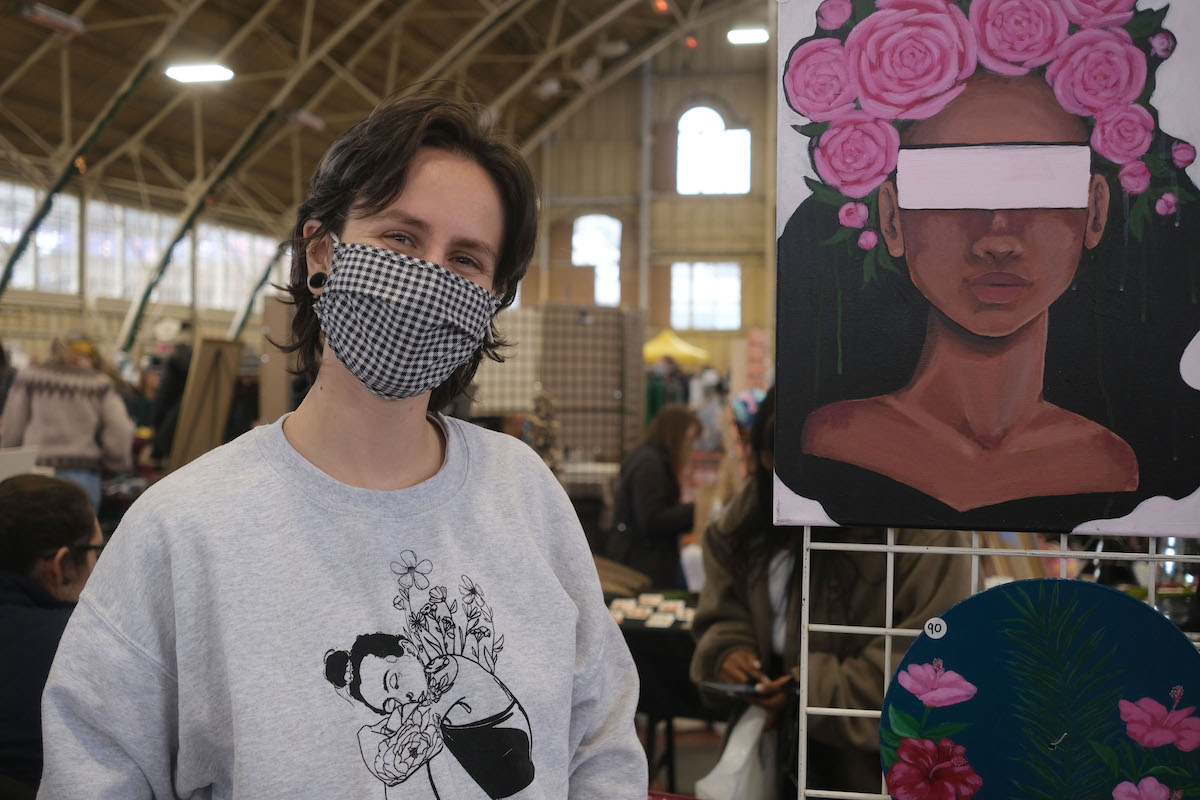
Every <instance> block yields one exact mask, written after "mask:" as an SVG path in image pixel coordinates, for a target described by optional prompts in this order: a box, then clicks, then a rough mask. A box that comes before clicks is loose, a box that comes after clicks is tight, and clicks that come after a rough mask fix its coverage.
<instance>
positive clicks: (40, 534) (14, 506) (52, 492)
mask: <svg viewBox="0 0 1200 800" xmlns="http://www.w3.org/2000/svg"><path fill="white" fill-rule="evenodd" d="M95 530H96V514H95V512H94V511H93V510H92V503H91V501H90V500H88V497H87V493H86V492H84V491H83V489H81V488H80V487H79V486H76V485H75V484H73V483H70V482H69V481H63V480H59V479H58V478H48V477H46V476H44V475H17V476H16V477H13V478H9V479H8V480H6V481H3V482H0V570H3V571H5V572H15V573H17V574H18V575H24V576H26V577H29V576H30V575H31V573H32V572H33V570H34V568H35V567H36V566H37V565H38V562H39V561H40V560H41V559H42V558H43V557H45V556H46V554H47V553H53V552H56V551H57V550H58V549H59V548H60V547H69V548H72V551H71V552H72V555H73V557H74V558H75V561H76V563H83V558H84V555H85V553H84V552H83V551H82V550H78V549H75V548H79V547H81V546H83V545H86V544H87V543H88V541H89V540H90V539H91V538H92V534H93V533H94V532H95Z"/></svg>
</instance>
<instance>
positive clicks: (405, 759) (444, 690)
mask: <svg viewBox="0 0 1200 800" xmlns="http://www.w3.org/2000/svg"><path fill="white" fill-rule="evenodd" d="M391 571H392V573H393V574H394V575H395V576H396V583H397V586H398V587H399V591H398V592H397V594H396V596H395V598H394V599H393V600H392V605H393V606H394V607H395V609H396V611H397V612H399V618H398V619H397V625H396V630H395V631H394V632H379V633H364V634H361V635H359V636H358V637H357V638H356V639H355V640H354V643H353V644H352V645H351V646H350V649H349V650H330V651H328V652H327V653H326V654H325V678H326V679H327V680H328V681H329V682H330V683H331V684H332V685H333V686H334V688H335V689H336V690H337V692H338V694H339V695H341V696H342V697H343V698H345V699H346V700H349V701H350V702H357V703H361V704H362V705H363V706H365V707H366V708H368V709H370V710H371V711H372V712H374V714H376V715H377V716H378V717H379V719H378V721H376V722H375V723H374V724H370V725H364V726H363V727H362V728H361V729H360V730H359V732H358V742H359V749H360V750H361V752H362V758H363V762H364V763H365V764H366V767H367V769H368V770H370V771H371V773H372V774H373V775H374V776H375V777H377V778H378V779H379V780H380V781H382V782H383V783H384V785H385V786H387V787H389V789H388V790H385V794H386V797H387V798H393V797H404V796H405V794H404V792H402V791H392V790H399V789H401V788H402V785H403V784H404V783H405V782H406V781H408V780H409V779H412V778H414V776H416V775H417V774H418V773H419V772H424V773H425V775H424V778H423V779H422V778H416V780H421V781H422V782H424V781H425V780H427V781H428V784H429V788H430V789H431V790H432V791H433V794H434V796H435V797H439V796H440V795H439V794H438V789H437V786H436V785H435V783H434V779H433V771H432V768H431V767H430V762H432V761H433V759H435V758H439V757H441V758H446V757H451V758H454V759H456V760H457V761H458V763H459V764H460V765H461V766H462V768H463V770H464V771H465V772H466V773H467V774H468V775H469V776H470V777H471V779H472V780H474V781H475V783H476V784H478V786H479V788H480V789H482V790H483V791H484V792H485V793H486V794H487V795H488V796H489V797H491V798H497V799H498V798H503V797H511V796H512V795H514V794H516V793H517V792H519V791H521V790H522V789H524V788H525V787H527V786H528V785H529V784H530V783H532V782H533V777H534V766H533V758H532V733H531V731H530V728H529V717H528V715H527V714H526V713H525V709H524V708H522V707H521V704H520V702H519V701H518V700H517V698H516V697H515V696H513V694H512V692H510V691H509V689H508V687H507V686H505V685H504V683H502V682H501V681H500V679H499V678H498V677H496V674H495V673H496V660H497V659H498V658H499V656H500V653H501V651H503V649H504V637H503V636H497V635H496V634H495V622H494V619H493V612H492V608H491V606H489V605H488V603H487V601H486V599H485V598H484V594H483V589H482V588H481V587H480V586H479V585H478V584H476V583H475V582H474V581H472V580H471V579H470V578H469V577H467V576H466V575H463V576H462V577H461V581H460V583H459V585H458V586H457V587H455V588H456V589H457V594H458V596H457V597H455V596H454V594H455V592H454V591H453V589H447V587H446V586H431V584H430V580H429V578H428V577H427V576H428V575H429V574H430V573H431V572H432V571H433V564H432V562H430V561H429V560H427V559H418V558H417V556H416V554H415V553H413V551H411V550H405V551H403V552H402V553H401V554H400V560H399V561H393V562H392V563H391ZM443 752H447V753H448V754H449V755H448V756H445V755H442V753H443Z"/></svg>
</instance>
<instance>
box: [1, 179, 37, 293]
mask: <svg viewBox="0 0 1200 800" xmlns="http://www.w3.org/2000/svg"><path fill="white" fill-rule="evenodd" d="M36 203H37V199H36V195H35V193H34V190H33V187H32V186H25V185H22V184H19V183H9V182H7V181H0V241H2V242H4V244H5V248H6V250H5V252H6V260H7V252H8V250H7V248H10V247H13V246H15V245H16V243H17V239H19V238H20V237H21V230H22V229H23V228H24V227H25V225H26V223H28V222H29V218H30V217H32V216H33V208H34V205H35V204H36ZM34 250H35V248H34V247H33V246H30V247H27V248H26V249H25V253H24V255H22V256H21V259H20V260H19V261H18V262H17V263H16V265H15V266H14V268H13V274H12V282H11V283H10V285H11V286H12V287H13V288H14V289H32V288H33V261H34Z"/></svg>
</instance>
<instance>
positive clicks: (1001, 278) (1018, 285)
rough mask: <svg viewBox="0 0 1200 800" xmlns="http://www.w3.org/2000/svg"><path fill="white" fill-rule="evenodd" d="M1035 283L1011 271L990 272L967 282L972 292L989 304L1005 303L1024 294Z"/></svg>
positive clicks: (981, 300)
mask: <svg viewBox="0 0 1200 800" xmlns="http://www.w3.org/2000/svg"><path fill="white" fill-rule="evenodd" d="M1032 285H1033V284H1032V283H1031V282H1030V281H1027V280H1025V279H1024V278H1022V277H1021V276H1020V275H1014V274H1013V273H1011V272H989V273H987V274H986V275H980V276H979V277H978V278H972V279H971V280H970V281H968V282H967V287H968V288H969V289H970V290H971V293H972V294H974V295H975V297H977V298H978V299H979V302H981V303H985V304H987V305H1005V304H1007V303H1011V302H1013V301H1014V300H1016V299H1017V298H1018V297H1020V296H1021V295H1022V294H1024V292H1025V290H1026V289H1028V288H1029V287H1030V286H1032Z"/></svg>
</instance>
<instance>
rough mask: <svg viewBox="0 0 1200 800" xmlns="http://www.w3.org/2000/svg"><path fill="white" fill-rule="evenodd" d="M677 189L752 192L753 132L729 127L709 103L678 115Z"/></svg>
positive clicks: (681, 191) (709, 192)
mask: <svg viewBox="0 0 1200 800" xmlns="http://www.w3.org/2000/svg"><path fill="white" fill-rule="evenodd" d="M677 158H678V160H677V162H676V168H675V189H676V191H678V192H679V193H680V194H746V193H748V192H749V191H750V131H749V130H747V129H745V128H739V129H736V130H727V129H726V128H725V120H724V119H722V118H721V115H720V114H718V113H717V112H716V111H714V110H713V109H711V108H709V107H708V106H696V107H695V108H693V109H690V110H689V111H687V112H686V113H684V115H683V116H681V117H680V118H679V142H678V147H677Z"/></svg>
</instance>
